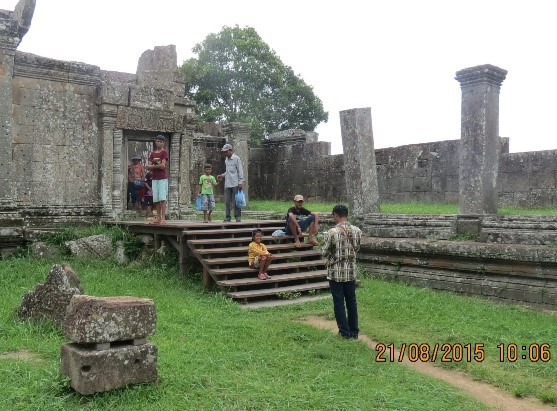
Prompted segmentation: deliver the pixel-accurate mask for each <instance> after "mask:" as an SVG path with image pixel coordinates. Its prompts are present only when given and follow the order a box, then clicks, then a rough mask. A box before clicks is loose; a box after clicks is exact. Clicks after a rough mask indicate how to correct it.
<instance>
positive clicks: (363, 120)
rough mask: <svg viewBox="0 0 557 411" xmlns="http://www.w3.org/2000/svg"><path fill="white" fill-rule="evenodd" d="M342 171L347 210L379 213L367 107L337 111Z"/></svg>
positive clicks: (355, 212) (359, 214) (371, 135)
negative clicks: (342, 156)
mask: <svg viewBox="0 0 557 411" xmlns="http://www.w3.org/2000/svg"><path fill="white" fill-rule="evenodd" d="M340 132H341V136H342V149H343V152H344V173H345V179H346V193H347V195H348V203H349V209H350V213H351V214H352V215H354V216H356V217H360V216H362V215H364V214H368V213H378V212H379V186H378V184H377V169H376V165H375V148H374V145H373V129H372V126H371V108H369V107H366V108H355V109H351V110H344V111H341V112H340Z"/></svg>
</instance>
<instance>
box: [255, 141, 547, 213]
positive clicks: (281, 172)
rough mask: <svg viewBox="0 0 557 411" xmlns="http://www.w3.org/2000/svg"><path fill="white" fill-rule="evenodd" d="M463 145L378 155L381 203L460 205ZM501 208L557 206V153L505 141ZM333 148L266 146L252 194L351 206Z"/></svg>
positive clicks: (320, 145)
mask: <svg viewBox="0 0 557 411" xmlns="http://www.w3.org/2000/svg"><path fill="white" fill-rule="evenodd" d="M459 144H460V140H447V141H438V142H433V143H422V144H412V145H405V146H400V147H392V148H384V149H378V150H375V159H376V163H377V164H376V166H377V179H378V185H379V193H380V201H381V202H383V203H385V202H412V201H416V202H424V203H445V204H447V203H458V201H459V198H458V196H459V189H458V185H459V184H458V178H459V167H458V147H459ZM500 144H501V152H502V154H501V159H500V162H499V179H498V191H499V207H526V208H533V207H551V206H555V205H557V150H548V151H535V152H528V153H512V154H510V153H509V139H508V138H501V143H500ZM329 149H330V146H329V143H326V142H311V143H304V142H303V138H302V136H300V135H298V136H296V139H293V138H292V139H290V140H288V139H279V140H278V141H277V140H271V141H266V142H265V143H264V144H263V147H262V148H259V149H251V151H250V163H249V165H250V170H251V180H250V182H251V194H252V196H256V197H257V198H263V199H279V200H290V199H291V197H292V195H291V194H292V193H294V192H296V193H301V194H303V195H304V196H306V197H308V198H309V199H313V200H315V201H333V202H334V201H345V199H346V189H345V180H344V159H343V155H342V154H339V155H330V154H329Z"/></svg>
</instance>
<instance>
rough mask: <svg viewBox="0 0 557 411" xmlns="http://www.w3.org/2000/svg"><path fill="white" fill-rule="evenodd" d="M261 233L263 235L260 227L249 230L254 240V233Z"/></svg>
mask: <svg viewBox="0 0 557 411" xmlns="http://www.w3.org/2000/svg"><path fill="white" fill-rule="evenodd" d="M258 233H261V235H263V230H261V229H260V228H256V229H255V230H253V231H252V232H251V239H252V240H255V235H256V234H258Z"/></svg>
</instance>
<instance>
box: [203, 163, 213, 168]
mask: <svg viewBox="0 0 557 411" xmlns="http://www.w3.org/2000/svg"><path fill="white" fill-rule="evenodd" d="M203 168H204V169H205V168H213V166H212V165H211V164H205V165H204V166H203Z"/></svg>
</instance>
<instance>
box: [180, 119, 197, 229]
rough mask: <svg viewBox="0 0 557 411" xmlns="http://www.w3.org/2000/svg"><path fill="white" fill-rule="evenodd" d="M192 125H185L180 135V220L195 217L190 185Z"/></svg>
mask: <svg viewBox="0 0 557 411" xmlns="http://www.w3.org/2000/svg"><path fill="white" fill-rule="evenodd" d="M194 129H195V127H194V125H193V124H187V125H186V126H185V127H184V133H183V134H182V135H181V144H180V195H179V200H178V203H179V207H180V210H179V211H180V219H182V220H183V219H187V218H188V217H189V216H195V212H194V210H193V208H192V204H191V195H192V192H191V185H190V166H191V159H192V152H193V133H194Z"/></svg>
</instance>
